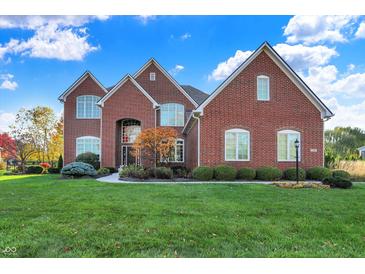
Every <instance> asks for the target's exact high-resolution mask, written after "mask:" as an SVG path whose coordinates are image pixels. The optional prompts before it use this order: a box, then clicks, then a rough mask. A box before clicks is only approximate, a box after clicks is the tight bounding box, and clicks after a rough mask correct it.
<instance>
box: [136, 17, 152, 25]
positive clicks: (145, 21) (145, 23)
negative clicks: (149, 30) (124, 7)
mask: <svg viewBox="0 0 365 274" xmlns="http://www.w3.org/2000/svg"><path fill="white" fill-rule="evenodd" d="M136 18H137V20H138V21H139V22H141V23H142V24H143V25H147V23H148V22H150V21H153V20H156V16H155V15H138V16H137V17H136Z"/></svg>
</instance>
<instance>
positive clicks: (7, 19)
mask: <svg viewBox="0 0 365 274" xmlns="http://www.w3.org/2000/svg"><path fill="white" fill-rule="evenodd" d="M108 18H109V16H104V15H101V16H75V15H63V16H59V15H44V16H43V15H42V16H39V15H26V16H23V15H16V16H14V15H3V16H0V28H4V29H10V28H20V29H32V30H35V29H37V28H39V27H41V26H46V25H57V26H60V27H69V26H72V27H80V26H83V25H85V24H87V23H89V22H90V21H92V20H101V21H104V20H107V19H108Z"/></svg>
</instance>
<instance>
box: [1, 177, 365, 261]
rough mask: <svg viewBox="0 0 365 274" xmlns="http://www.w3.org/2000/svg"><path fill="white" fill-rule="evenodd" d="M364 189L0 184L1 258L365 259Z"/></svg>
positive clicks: (6, 180) (51, 180)
mask: <svg viewBox="0 0 365 274" xmlns="http://www.w3.org/2000/svg"><path fill="white" fill-rule="evenodd" d="M364 224H365V185H363V184H356V185H355V186H354V187H353V189H350V190H342V189H331V190H316V189H298V190H295V189H281V188H277V187H274V186H271V185H232V184H231V185H230V184H226V185H218V184H217V185H213V184H211V185H202V184H199V185H145V184H144V185H124V184H106V183H99V182H97V181H95V180H61V179H58V176H56V175H52V176H51V175H46V176H42V175H33V176H29V175H28V176H1V177H0V249H1V250H3V249H5V248H6V247H16V249H17V251H16V253H15V254H13V255H10V254H8V253H0V256H2V257H364V256H365V225H364Z"/></svg>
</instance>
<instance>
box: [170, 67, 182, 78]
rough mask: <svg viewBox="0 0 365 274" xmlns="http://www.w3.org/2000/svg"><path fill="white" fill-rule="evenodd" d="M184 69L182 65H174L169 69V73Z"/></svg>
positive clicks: (174, 73) (173, 73)
mask: <svg viewBox="0 0 365 274" xmlns="http://www.w3.org/2000/svg"><path fill="white" fill-rule="evenodd" d="M183 70H184V66H182V65H176V66H175V67H174V68H173V69H170V70H169V73H170V74H171V75H173V76H175V75H176V74H178V73H179V72H181V71H183Z"/></svg>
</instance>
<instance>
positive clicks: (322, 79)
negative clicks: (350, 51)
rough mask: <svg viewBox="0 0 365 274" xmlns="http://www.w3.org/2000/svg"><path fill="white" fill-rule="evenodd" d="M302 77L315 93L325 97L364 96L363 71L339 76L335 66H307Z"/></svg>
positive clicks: (364, 77) (364, 81)
mask: <svg viewBox="0 0 365 274" xmlns="http://www.w3.org/2000/svg"><path fill="white" fill-rule="evenodd" d="M302 78H303V80H304V81H305V82H306V83H307V84H308V85H309V86H310V87H311V89H312V90H313V91H314V92H315V93H316V94H318V95H320V96H322V97H325V98H326V97H327V98H331V97H333V96H335V95H343V96H348V97H352V98H365V73H353V74H348V75H347V76H344V77H342V78H339V75H338V70H337V68H336V67H335V66H333V65H329V66H325V67H312V68H309V70H308V74H307V76H302Z"/></svg>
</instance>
